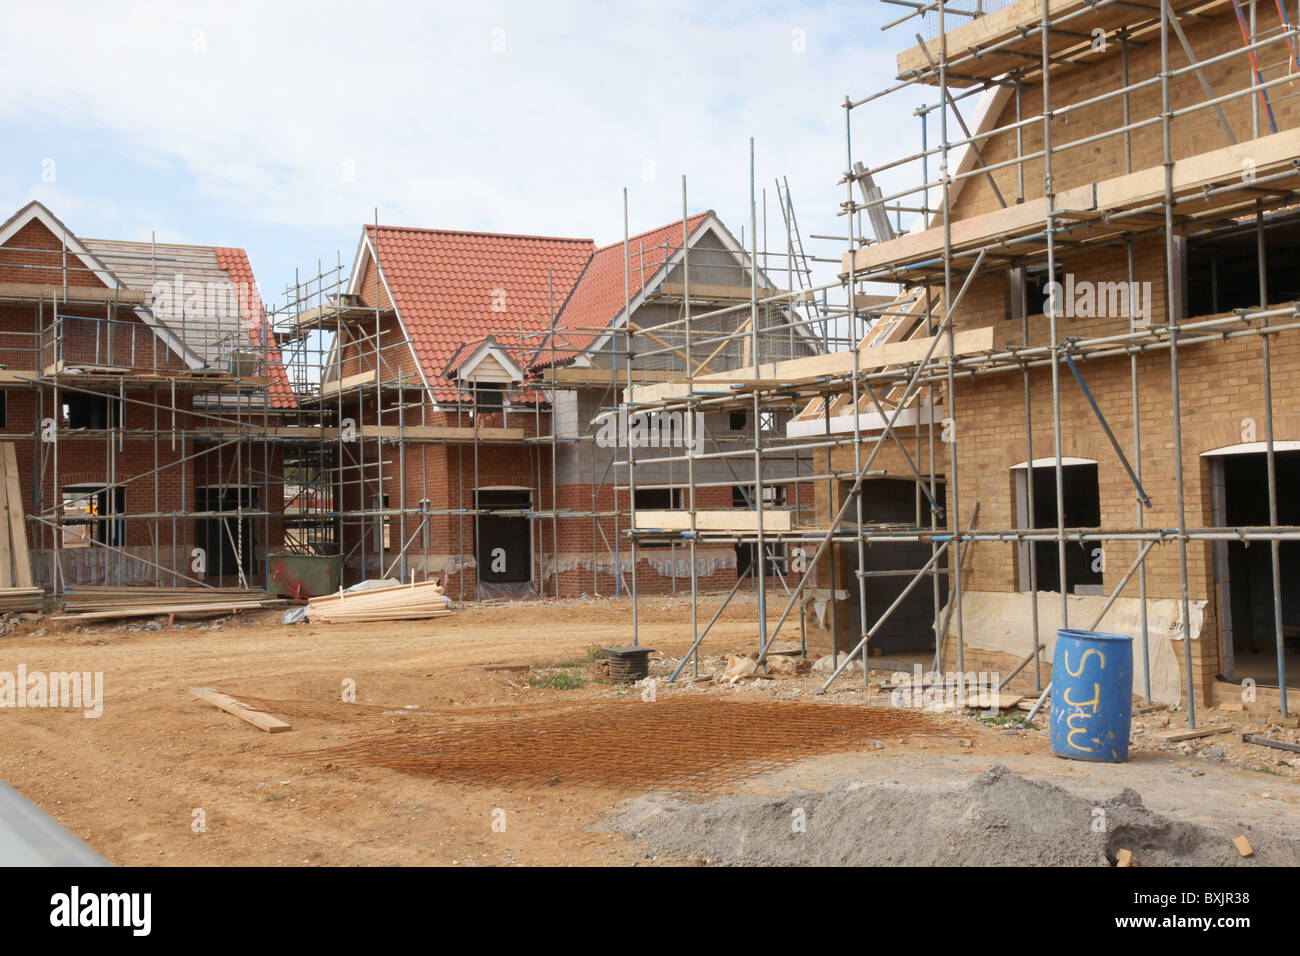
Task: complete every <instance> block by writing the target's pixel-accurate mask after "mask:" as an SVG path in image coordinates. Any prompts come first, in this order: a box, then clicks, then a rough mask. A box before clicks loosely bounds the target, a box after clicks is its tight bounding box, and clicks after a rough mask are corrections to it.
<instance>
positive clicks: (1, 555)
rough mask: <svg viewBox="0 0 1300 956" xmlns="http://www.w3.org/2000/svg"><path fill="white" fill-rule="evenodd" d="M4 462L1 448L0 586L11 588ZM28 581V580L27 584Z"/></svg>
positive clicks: (5, 462) (10, 555)
mask: <svg viewBox="0 0 1300 956" xmlns="http://www.w3.org/2000/svg"><path fill="white" fill-rule="evenodd" d="M3 448H4V449H9V450H10V451H12V450H13V444H12V443H11V442H4V443H3ZM6 464H7V456H6V455H4V454H3V449H0V509H3V511H4V514H3V515H0V588H11V587H13V586H14V585H15V583H16V582H15V581H14V577H13V569H12V566H13V561H12V549H11V548H10V547H9V529H10V527H11V525H10V522H9V512H10V508H9V498H8V495H9V482H8V479H7V475H6V474H5V468H6ZM19 521H20V522H21V521H22V519H21V518H19ZM30 583H31V582H30V581H29V582H28V584H30Z"/></svg>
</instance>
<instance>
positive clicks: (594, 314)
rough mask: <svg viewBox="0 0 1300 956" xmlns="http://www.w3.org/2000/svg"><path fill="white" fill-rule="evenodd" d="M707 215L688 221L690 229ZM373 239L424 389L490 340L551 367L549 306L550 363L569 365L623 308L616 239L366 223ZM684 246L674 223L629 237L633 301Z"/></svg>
mask: <svg viewBox="0 0 1300 956" xmlns="http://www.w3.org/2000/svg"><path fill="white" fill-rule="evenodd" d="M711 215H712V211H709V212H704V213H699V214H697V215H694V216H691V217H689V218H688V219H687V228H688V230H689V231H690V232H691V233H693V232H694V231H695V230H696V229H698V228H699V227H700V225H701V224H702V223H703V222H704V221H705V220H706V219H707V218H709V217H710V216H711ZM376 230H377V231H376ZM376 236H377V237H378V246H379V248H378V260H379V264H380V271H381V274H382V277H383V280H384V282H385V284H386V287H387V289H388V291H389V292H390V293H391V295H392V297H393V300H394V304H395V305H396V307H397V312H398V315H399V316H400V317H401V320H402V323H403V326H404V328H405V332H406V335H408V336H409V337H410V340H411V344H412V348H413V349H414V351H415V355H416V358H417V360H418V361H419V363H420V367H421V369H423V371H424V374H425V377H426V378H427V379H428V380H429V381H430V382H432V381H434V380H436V379H440V378H442V377H444V376H445V375H446V374H447V372H448V371H449V370H450V369H451V366H452V365H453V364H454V363H456V361H457V359H461V360H463V359H465V358H467V357H468V356H469V355H470V354H472V353H473V351H474V350H475V348H477V346H479V345H481V344H482V343H483V342H484V340H485V339H487V338H489V337H491V338H493V339H494V340H495V341H496V342H497V343H498V344H499V345H500V346H501V347H502V348H503V349H504V350H505V351H506V352H507V354H509V355H511V356H512V358H513V359H514V360H515V361H516V362H517V363H518V364H520V365H521V366H524V367H527V366H534V365H549V364H550V362H551V355H550V345H551V343H550V340H549V337H548V336H546V335H544V334H538V333H545V332H546V331H547V330H548V329H549V328H550V316H551V311H552V308H553V309H554V310H555V313H556V325H557V327H560V328H561V331H559V332H557V334H556V341H555V346H556V354H555V360H556V361H557V362H561V361H569V360H571V359H573V358H574V357H576V356H577V355H578V354H579V353H580V352H582V351H583V350H584V349H586V348H587V347H589V346H590V345H591V344H592V343H593V342H594V341H595V340H596V338H597V337H598V336H599V335H600V334H601V331H600V330H602V329H607V328H608V327H609V326H610V323H611V322H612V321H613V320H614V319H615V318H616V317H617V316H618V315H619V314H620V313H621V312H622V311H623V308H624V305H625V292H624V261H623V242H622V240H620V241H618V242H614V243H610V244H609V245H607V246H602V247H600V248H597V247H596V244H595V243H594V242H593V241H592V240H590V239H569V238H561V237H552V236H520V235H506V234H500V233H484V232H465V231H458V230H444V229H416V228H409V227H398V226H384V225H380V226H378V227H375V226H373V225H367V226H366V227H365V241H366V242H367V243H369V244H371V247H372V248H373V243H374V241H375V238H376ZM681 239H682V224H681V220H680V219H679V220H675V221H674V222H671V223H669V224H667V225H665V226H660V227H659V228H657V229H651V230H649V231H647V232H643V233H641V234H639V235H636V236H632V237H630V239H629V240H628V249H629V253H630V259H631V270H630V280H631V281H630V285H629V290H628V291H629V292H630V294H631V295H632V296H635V295H636V294H637V293H639V292H640V291H641V289H642V288H643V287H644V286H645V285H646V284H647V283H649V282H650V281H651V280H652V279H654V278H655V276H656V275H657V274H658V273H659V272H660V271H661V269H662V266H663V264H664V260H665V257H666V256H668V257H671V255H673V254H674V253H675V252H676V251H677V249H678V248H680V246H681ZM548 269H549V270H550V276H551V285H550V288H549V289H548V287H547V270H548ZM355 278H356V280H357V281H360V276H359V275H358V276H356V277H355ZM530 333H532V334H530ZM433 390H434V394H435V397H437V398H438V399H440V400H455V399H456V398H457V397H458V393H457V392H456V391H455V390H452V389H442V388H438V387H437V386H433Z"/></svg>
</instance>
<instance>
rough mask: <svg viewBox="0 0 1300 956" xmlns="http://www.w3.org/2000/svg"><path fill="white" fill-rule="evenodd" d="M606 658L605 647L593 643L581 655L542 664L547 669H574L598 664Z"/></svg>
mask: <svg viewBox="0 0 1300 956" xmlns="http://www.w3.org/2000/svg"><path fill="white" fill-rule="evenodd" d="M604 659H605V649H604V648H602V647H601V646H600V645H599V644H592V645H591V646H590V647H588V648H587V650H586V651H585V652H584V653H583V655H582V656H581V657H574V658H571V659H570V660H567V661H555V662H553V663H551V664H543V665H541V666H542V667H543V668H544V669H546V670H561V671H562V670H574V669H576V668H579V667H587V666H589V665H591V664H598V663H600V662H601V661H603V660H604Z"/></svg>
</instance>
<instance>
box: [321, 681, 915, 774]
mask: <svg viewBox="0 0 1300 956" xmlns="http://www.w3.org/2000/svg"><path fill="white" fill-rule="evenodd" d="M521 713H525V714H526V712H521ZM938 726H939V725H938V724H937V722H936V721H935V720H934V719H933V718H930V717H927V716H926V715H924V714H920V713H916V712H912V711H905V710H897V709H892V708H889V709H886V708H873V707H863V706H849V705H843V704H800V703H780V702H776V701H722V700H713V699H709V698H705V697H699V698H696V697H690V698H686V697H683V698H676V699H661V700H658V701H654V702H643V701H640V700H636V701H611V702H604V703H598V704H593V705H590V706H585V707H581V708H577V709H573V710H568V711H565V712H561V713H549V714H543V715H538V716H521V717H520V718H505V719H501V720H496V721H492V722H490V723H474V724H468V725H461V726H448V725H446V724H443V723H442V722H438V723H433V722H429V723H428V724H427V725H425V726H414V725H413V726H411V727H403V728H401V729H400V730H398V731H397V732H395V733H393V732H387V733H383V734H376V735H373V736H370V737H368V738H366V739H363V740H359V741H356V742H354V743H350V744H345V745H343V746H340V747H331V748H326V749H321V750H313V751H308V752H305V753H304V754H301V756H312V757H323V758H328V760H329V761H330V762H331V763H333V764H335V765H336V766H353V767H356V766H377V767H389V768H392V769H394V770H402V771H405V772H407V773H414V774H422V775H427V776H431V777H438V778H441V779H444V780H451V781H456V782H461V783H473V784H511V783H512V784H525V785H527V784H552V783H562V784H578V785H583V786H593V787H613V788H616V789H656V790H671V791H683V792H694V793H702V792H709V791H713V790H716V789H718V788H720V787H723V786H725V785H727V784H732V783H736V782H739V781H741V780H744V779H746V778H749V777H753V776H757V775H758V774H761V773H765V772H767V771H770V770H776V769H779V768H780V767H783V766H786V765H787V764H790V763H793V762H794V761H796V760H799V759H802V758H805V757H814V756H818V755H821V754H828V753H835V752H839V751H848V750H854V749H858V748H860V747H862V746H863V745H864V744H867V743H870V742H871V741H873V740H878V739H881V738H887V737H900V736H905V735H908V734H913V733H920V732H925V731H934V730H936V729H938Z"/></svg>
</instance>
